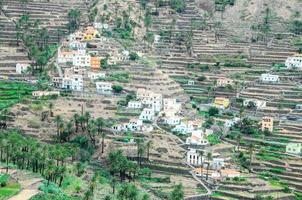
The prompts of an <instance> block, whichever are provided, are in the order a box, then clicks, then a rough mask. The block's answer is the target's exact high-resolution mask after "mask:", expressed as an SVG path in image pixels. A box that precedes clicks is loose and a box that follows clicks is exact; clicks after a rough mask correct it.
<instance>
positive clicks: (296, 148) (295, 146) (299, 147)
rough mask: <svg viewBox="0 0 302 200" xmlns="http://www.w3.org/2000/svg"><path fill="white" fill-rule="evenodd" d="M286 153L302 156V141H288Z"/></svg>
mask: <svg viewBox="0 0 302 200" xmlns="http://www.w3.org/2000/svg"><path fill="white" fill-rule="evenodd" d="M286 153H290V154H296V155H301V156H302V143H288V144H287V145H286Z"/></svg>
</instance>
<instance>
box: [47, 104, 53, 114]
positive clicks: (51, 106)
mask: <svg viewBox="0 0 302 200" xmlns="http://www.w3.org/2000/svg"><path fill="white" fill-rule="evenodd" d="M48 108H49V115H50V117H53V112H52V109H53V103H52V102H50V103H49V104H48Z"/></svg>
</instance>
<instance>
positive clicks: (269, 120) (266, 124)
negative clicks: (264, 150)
mask: <svg viewBox="0 0 302 200" xmlns="http://www.w3.org/2000/svg"><path fill="white" fill-rule="evenodd" d="M261 130H262V131H265V130H268V131H269V132H273V130H274V118H273V117H263V118H262V122H261Z"/></svg>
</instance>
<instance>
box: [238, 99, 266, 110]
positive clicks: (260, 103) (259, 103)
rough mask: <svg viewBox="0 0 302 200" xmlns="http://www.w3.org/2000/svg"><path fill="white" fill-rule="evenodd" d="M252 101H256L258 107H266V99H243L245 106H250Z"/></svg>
mask: <svg viewBox="0 0 302 200" xmlns="http://www.w3.org/2000/svg"><path fill="white" fill-rule="evenodd" d="M250 102H252V103H254V104H255V106H256V108H265V107H266V101H262V100H257V99H245V100H244V101H243V106H245V107H247V106H249V105H250Z"/></svg>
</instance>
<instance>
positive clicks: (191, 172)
mask: <svg viewBox="0 0 302 200" xmlns="http://www.w3.org/2000/svg"><path fill="white" fill-rule="evenodd" d="M153 126H154V127H156V128H158V129H159V130H161V131H162V132H164V133H166V134H168V135H170V136H172V137H173V138H175V139H177V140H178V141H179V142H180V143H181V144H180V145H178V146H179V147H180V148H182V149H184V150H186V151H187V149H185V148H184V147H183V145H185V144H186V143H185V142H184V141H182V140H181V139H180V138H179V137H177V136H175V135H174V134H173V133H171V132H168V131H166V130H164V129H162V128H161V127H160V126H158V124H157V119H155V120H154V123H153ZM185 164H186V165H188V166H189V167H191V168H192V170H191V171H190V172H189V173H190V174H191V175H192V177H193V179H195V180H196V181H197V182H198V183H200V184H201V185H202V186H203V187H204V188H205V189H206V190H207V193H205V194H197V195H192V196H188V197H185V199H191V198H194V197H195V198H196V197H204V196H209V195H211V194H212V193H213V191H212V190H211V189H210V188H209V187H208V186H207V185H206V184H205V183H204V182H203V181H202V180H201V179H200V178H198V177H197V176H196V174H195V173H194V170H193V169H194V167H193V166H192V165H190V164H189V163H187V162H186V163H185Z"/></svg>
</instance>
